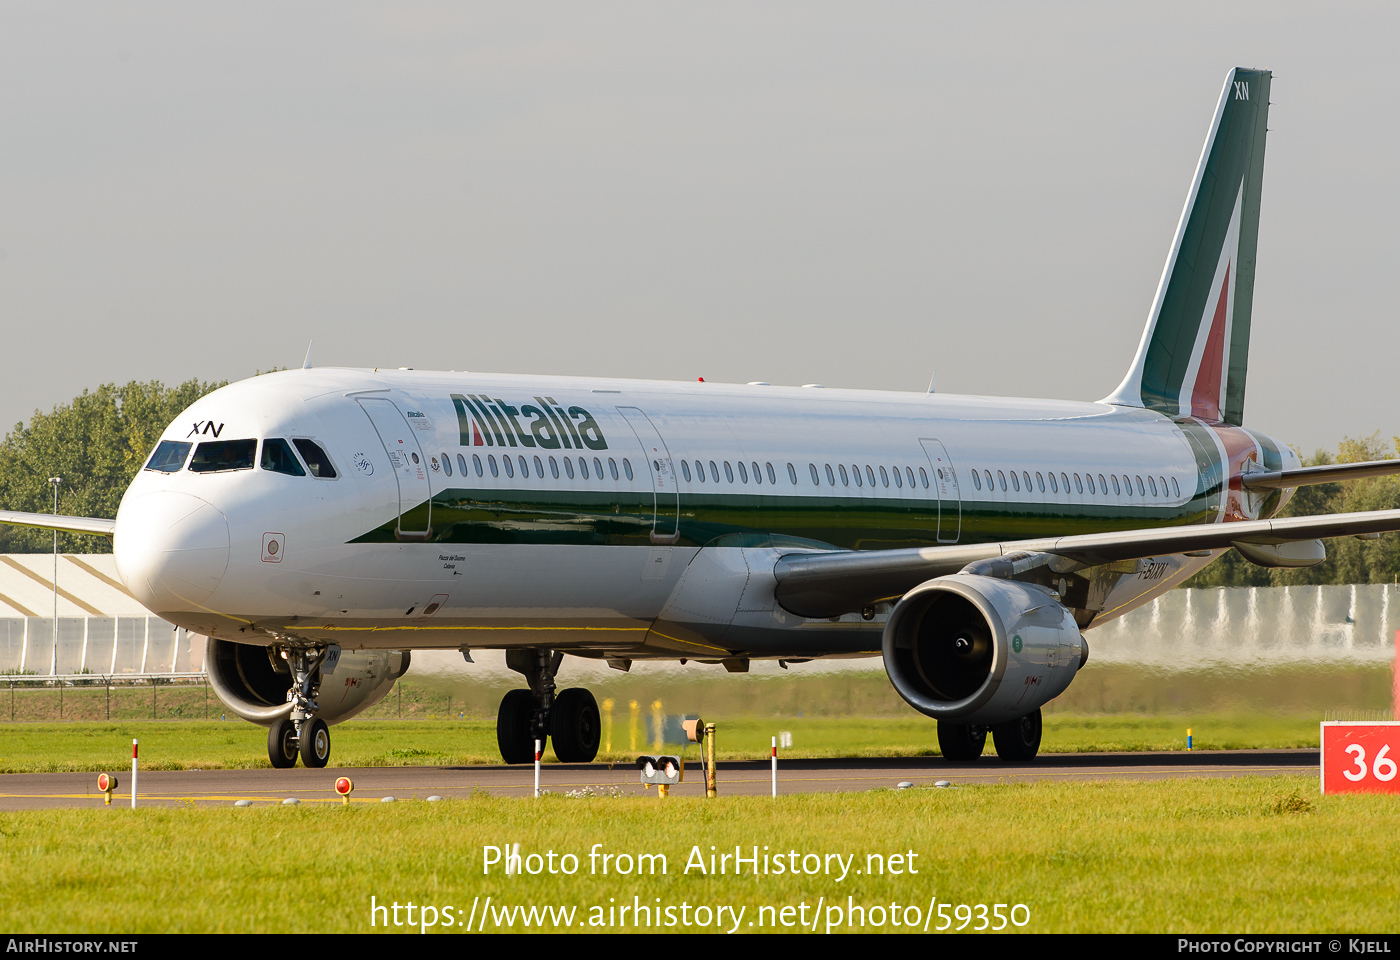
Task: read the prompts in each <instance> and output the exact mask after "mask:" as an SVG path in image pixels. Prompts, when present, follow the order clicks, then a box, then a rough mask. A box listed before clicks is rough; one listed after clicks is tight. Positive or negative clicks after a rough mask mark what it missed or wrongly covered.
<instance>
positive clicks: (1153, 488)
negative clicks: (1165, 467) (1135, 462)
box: [1147, 473, 1157, 497]
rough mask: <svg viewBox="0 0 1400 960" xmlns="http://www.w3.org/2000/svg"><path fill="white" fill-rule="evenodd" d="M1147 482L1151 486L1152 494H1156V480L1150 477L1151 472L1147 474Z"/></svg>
mask: <svg viewBox="0 0 1400 960" xmlns="http://www.w3.org/2000/svg"><path fill="white" fill-rule="evenodd" d="M1147 482H1148V484H1149V485H1150V486H1151V487H1152V495H1153V496H1154V497H1155V496H1157V481H1156V480H1154V479H1152V474H1150V473H1149V474H1148V475H1147Z"/></svg>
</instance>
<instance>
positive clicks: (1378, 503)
mask: <svg viewBox="0 0 1400 960" xmlns="http://www.w3.org/2000/svg"><path fill="white" fill-rule="evenodd" d="M223 385H224V382H218V383H213V382H204V381H200V380H187V381H185V382H184V383H182V384H180V385H178V386H174V387H167V386H165V385H164V384H162V383H159V382H157V381H154V380H152V381H149V382H146V383H141V382H138V381H134V380H133V381H132V382H130V383H127V384H125V385H122V386H118V385H117V384H115V383H104V384H102V385H101V386H100V387H98V388H97V389H96V390H93V391H90V392H89V391H86V390H85V391H83V394H82V396H80V397H75V398H74V399H73V401H72V402H71V403H67V404H61V405H59V406H56V407H54V409H53V410H52V411H51V412H50V413H43V412H40V411H36V412H35V413H34V416H33V417H32V418H31V419H30V421H29V423H28V424H24V423H18V424H15V428H14V430H12V431H11V432H10V433H9V434H8V435H7V436H6V437H5V439H4V441H3V443H0V509H6V510H22V511H26V512H29V513H50V512H52V510H53V486H52V485H51V484H50V483H49V478H50V477H62V478H63V481H62V483H61V484H60V485H59V493H58V512H59V513H62V514H70V515H73V516H82V517H108V518H112V517H115V516H116V515H117V507H118V506H119V505H120V503H121V498H122V494H123V493H124V492H125V491H126V488H127V485H128V484H130V483H131V480H132V478H133V477H135V476H136V472H137V471H138V470H140V469H141V467H142V466H143V465H144V464H145V462H146V459H147V457H149V456H150V454H151V450H152V449H153V448H154V447H155V444H156V441H157V440H158V439H159V438H160V434H161V431H163V430H164V429H165V427H166V425H167V424H169V423H170V422H171V421H172V420H174V419H175V417H176V416H177V415H178V414H179V413H180V411H182V410H184V409H185V408H186V407H188V406H189V405H190V404H192V403H194V401H195V400H197V399H199V398H200V397H202V396H204V395H205V394H206V393H209V392H210V391H211V390H216V389H218V388H219V387H221V386H223ZM1397 454H1400V438H1397V437H1392V438H1391V441H1390V443H1388V444H1387V443H1385V442H1383V441H1382V440H1381V438H1380V433H1379V432H1377V433H1374V434H1372V435H1371V436H1369V437H1363V438H1361V439H1353V438H1351V437H1345V438H1343V440H1342V442H1341V443H1340V444H1339V445H1338V447H1337V452H1336V453H1332V452H1331V451H1328V450H1318V451H1316V452H1315V453H1314V454H1313V455H1312V456H1311V457H1308V458H1306V460H1305V461H1304V462H1305V463H1306V465H1308V466H1315V465H1320V464H1327V463H1359V462H1361V461H1365V460H1390V459H1394V458H1395V457H1396V456H1397ZM1395 508H1400V478H1397V477H1373V478H1370V479H1366V480H1353V481H1350V482H1347V483H1324V484H1318V485H1316V486H1311V487H1302V488H1300V489H1298V490H1297V491H1295V492H1294V494H1293V498H1292V499H1291V500H1290V501H1289V502H1288V504H1287V505H1286V506H1285V507H1284V510H1283V513H1282V516H1286V517H1303V516H1313V515H1317V514H1323V513H1352V512H1355V511H1360V510H1390V509H1395ZM58 545H59V549H60V550H62V551H64V552H66V553H107V552H110V550H111V549H112V544H111V541H110V540H108V539H107V538H105V537H92V536H81V535H77V534H59V541H58ZM52 549H53V534H52V533H51V532H50V531H46V530H34V529H29V528H25V527H12V526H8V525H4V524H0V553H48V552H49V551H51V550H52ZM1394 582H1400V537H1397V536H1396V535H1395V534H1384V535H1382V536H1381V538H1380V539H1379V540H1356V539H1355V538H1352V537H1344V538H1341V539H1336V540H1329V541H1327V559H1326V561H1324V562H1323V563H1320V564H1318V565H1317V566H1315V567H1303V568H1300V569H1277V570H1270V569H1267V568H1265V567H1258V566H1255V565H1254V564H1252V563H1250V562H1249V561H1248V560H1246V559H1244V557H1242V556H1240V555H1239V553H1237V552H1236V551H1234V550H1230V551H1228V552H1227V553H1226V554H1225V555H1224V556H1223V557H1221V558H1220V559H1219V560H1217V561H1216V562H1215V563H1212V564H1211V565H1210V566H1208V567H1206V568H1205V569H1204V570H1202V571H1201V572H1200V573H1198V574H1196V575H1195V576H1194V577H1192V578H1191V579H1190V580H1187V581H1186V583H1185V584H1184V586H1189V587H1220V586H1227V587H1243V586H1282V585H1285V584H1304V583H1323V584H1336V583H1394Z"/></svg>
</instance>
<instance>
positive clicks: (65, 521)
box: [0, 510, 117, 537]
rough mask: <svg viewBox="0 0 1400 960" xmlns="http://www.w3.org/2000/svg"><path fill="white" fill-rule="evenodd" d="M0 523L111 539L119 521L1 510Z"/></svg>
mask: <svg viewBox="0 0 1400 960" xmlns="http://www.w3.org/2000/svg"><path fill="white" fill-rule="evenodd" d="M0 523H9V524H14V525H15V526H17V527H40V528H42V529H44V530H59V531H62V532H64V533H91V534H95V535H96V536H99V537H110V536H111V535H112V532H113V531H114V530H116V528H117V521H115V520H104V519H102V518H101V517H64V516H55V515H54V514H52V513H20V512H18V511H15V510H0Z"/></svg>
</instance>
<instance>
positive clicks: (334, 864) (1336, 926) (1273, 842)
mask: <svg viewBox="0 0 1400 960" xmlns="http://www.w3.org/2000/svg"><path fill="white" fill-rule="evenodd" d="M1316 789H1317V786H1316V780H1315V779H1313V778H1307V777H1268V778H1266V777H1242V778H1237V779H1229V780H1203V779H1181V780H1173V781H1167V782H1153V783H1148V782H1123V781H1117V782H1106V783H1090V784H1074V783H1035V784H1015V785H999V786H987V787H967V788H962V789H953V790H938V789H933V788H926V789H914V790H905V791H875V792H871V793H866V794H807V795H796V796H789V797H783V798H780V799H778V800H772V799H769V798H766V797H721V798H719V799H716V800H702V799H689V798H676V797H673V798H671V799H668V800H665V801H661V800H658V799H656V798H655V797H642V798H631V797H628V798H602V797H595V798H584V799H573V798H566V797H562V796H550V797H543V798H540V799H538V800H522V799H509V798H494V797H488V796H484V795H483V796H477V797H473V798H470V799H466V800H448V801H443V802H441V803H435V804H427V803H421V802H400V803H396V804H393V805H381V804H378V803H361V804H353V805H351V806H349V807H343V806H340V805H339V804H334V803H326V804H303V805H302V806H300V807H282V806H267V807H255V808H251V809H245V810H237V809H234V808H232V807H199V808H196V807H187V808H174V809H169V808H167V809H158V808H154V807H151V808H147V809H142V810H138V811H134V812H133V811H131V810H129V809H126V808H122V807H113V808H110V809H105V808H101V807H97V808H89V809H82V810H45V811H38V812H27V813H0V875H3V876H4V877H5V883H4V884H3V885H0V919H3V921H4V926H5V927H6V928H7V929H9V930H11V931H23V932H31V933H32V932H38V931H43V932H59V931H62V932H69V933H101V932H114V931H121V932H131V933H143V932H167V931H168V932H208V931H217V932H265V933H282V932H285V931H288V930H296V931H299V932H344V933H360V932H370V931H371V927H370V909H369V908H370V898H371V896H373V897H375V898H376V900H377V902H379V903H382V904H392V903H394V902H397V903H400V904H406V903H408V902H410V901H412V902H413V903H414V904H415V905H423V904H431V905H434V906H435V907H438V908H441V907H446V906H451V907H453V908H454V920H455V919H456V916H455V910H461V911H462V912H463V913H464V914H465V913H466V912H467V911H469V910H470V909H471V907H472V904H473V902H474V900H476V902H478V903H481V902H484V900H485V898H486V897H487V896H490V897H492V902H493V904H495V905H496V906H497V907H500V906H502V905H506V906H513V905H519V904H525V905H529V904H537V905H565V906H574V907H577V908H579V911H580V912H579V913H578V914H577V915H576V921H577V920H578V919H582V920H584V921H585V922H586V921H587V920H588V919H589V918H590V916H600V917H602V918H603V919H604V921H606V918H607V908H608V907H610V906H611V907H614V908H615V907H616V906H618V905H620V904H623V903H626V904H629V905H630V904H632V903H633V898H634V897H637V898H640V900H641V902H642V903H645V904H649V905H652V906H656V905H657V900H656V898H660V903H661V904H662V905H675V906H677V907H679V905H680V904H681V903H682V902H683V901H684V902H685V903H687V904H688V905H689V906H690V908H691V909H692V910H693V909H694V907H695V906H696V905H709V906H714V905H717V904H730V905H733V906H734V907H736V908H737V907H739V906H743V907H744V908H745V915H744V918H743V919H742V921H741V926H740V929H742V930H745V931H750V930H752V931H758V930H759V929H760V928H758V927H757V926H755V927H753V928H749V927H747V926H746V924H747V923H748V922H749V921H751V920H755V919H756V911H757V910H758V909H759V908H760V907H763V906H770V907H778V908H781V907H783V906H792V907H794V908H800V905H802V904H804V903H805V904H806V908H807V913H808V920H809V921H810V920H811V919H812V914H813V912H814V910H813V908H814V907H815V905H816V903H817V902H818V899H819V898H822V902H823V904H824V905H826V906H830V905H832V904H833V903H834V904H836V905H839V906H840V907H841V908H843V911H844V908H845V907H846V905H847V902H848V901H847V898H848V897H850V898H853V900H854V902H855V903H857V904H863V905H864V906H866V907H867V908H869V907H871V906H874V905H884V906H886V907H888V905H889V904H891V903H892V902H894V903H898V904H900V906H901V908H904V907H907V906H910V905H914V906H917V907H918V908H919V909H920V911H926V910H927V908H928V904H929V900H930V898H936V899H937V901H938V902H940V903H952V904H981V903H985V904H988V905H991V904H996V903H1003V904H1018V903H1020V904H1025V905H1026V906H1027V907H1028V908H1029V916H1030V922H1029V923H1028V924H1027V925H1025V926H1024V927H1023V928H1022V929H1024V930H1026V931H1030V932H1049V931H1056V932H1069V931H1111V932H1133V931H1172V932H1182V933H1187V932H1238V933H1262V932H1277V931H1293V932H1302V931H1315V932H1343V931H1346V932H1364V931H1388V930H1394V929H1396V927H1397V925H1400V904H1397V901H1396V898H1395V895H1394V893H1395V891H1394V863H1395V860H1396V857H1397V855H1400V806H1397V804H1396V803H1395V801H1394V798H1387V797H1380V796H1338V797H1319V796H1317V794H1316ZM507 842H518V843H520V845H521V853H522V854H527V855H528V854H530V853H541V854H543V853H545V852H546V851H549V850H553V851H555V852H556V853H557V854H563V853H573V854H575V855H577V856H578V857H580V858H581V866H580V869H579V872H578V873H577V874H576V875H574V876H564V875H552V876H551V875H549V874H542V875H539V876H528V875H526V876H517V877H506V876H504V875H503V874H502V873H501V872H500V871H499V868H498V869H496V870H495V871H494V872H492V873H491V874H490V875H486V876H483V873H482V851H483V847H484V846H486V845H499V844H502V843H507ZM593 844H602V845H603V846H602V847H601V848H600V850H601V851H605V852H609V853H614V854H616V853H631V854H637V853H644V852H645V853H661V854H665V856H666V857H667V861H668V871H667V873H666V874H665V875H664V876H660V875H658V876H654V877H653V876H642V877H638V876H635V875H633V876H618V875H616V874H610V875H607V876H603V875H593V874H590V873H589V867H588V856H587V855H588V852H589V850H590V849H592V846H593ZM736 844H737V845H740V846H741V847H743V848H744V849H745V850H746V851H747V850H750V849H752V847H753V846H754V845H757V846H758V847H759V848H760V853H762V852H763V851H762V848H763V847H764V846H765V845H766V846H767V847H768V848H769V852H770V853H778V852H783V853H786V852H788V851H797V852H798V853H799V854H806V853H815V854H821V855H826V854H841V855H843V856H844V855H855V857H856V860H855V861H854V863H853V867H864V866H865V865H866V864H867V863H868V862H869V861H867V859H866V858H867V856H868V855H870V854H879V855H882V856H885V855H890V854H896V853H898V854H908V853H911V852H912V853H915V854H917V855H918V856H917V858H916V859H915V860H913V861H912V862H913V864H914V865H915V867H916V868H917V870H918V873H917V874H914V873H904V874H901V875H898V876H894V875H890V874H885V875H883V876H881V875H876V876H870V875H865V874H862V875H859V876H856V875H854V874H852V875H849V876H847V877H846V879H844V880H839V879H837V877H835V876H823V875H816V876H797V877H794V876H791V875H782V876H777V875H768V876H759V877H752V876H749V875H744V876H742V877H735V876H733V875H732V874H730V875H723V876H719V875H705V874H701V873H698V872H697V871H695V870H691V871H690V872H689V873H688V874H687V873H685V872H684V867H685V865H686V861H687V858H688V855H689V854H690V851H691V850H692V847H698V848H699V851H700V852H701V853H702V854H704V855H706V857H708V854H709V852H710V847H711V846H712V845H713V846H714V847H715V848H716V850H717V852H722V851H731V850H732V849H733V847H734V846H735V845H736ZM477 898H479V899H477ZM595 906H596V907H601V908H602V910H601V913H592V914H591V913H590V912H589V908H590V907H595ZM950 912H951V911H950ZM794 913H795V914H796V911H794ZM444 916H445V914H443V913H442V911H441V910H439V919H441V918H443V917H444ZM770 916H771V915H770ZM1019 916H1023V915H1019ZM403 917H404V915H403V914H401V919H403ZM614 917H616V915H614ZM834 918H835V915H834V914H827V913H826V912H825V907H824V908H823V912H822V913H821V914H818V915H817V919H818V928H819V929H822V928H824V923H825V921H826V920H828V919H834ZM871 919H873V917H871ZM516 922H517V926H519V924H520V921H519V920H518V919H517V921H516ZM940 922H941V921H939V920H938V919H937V918H935V919H934V921H933V924H932V927H936V926H937V925H938V924H939V923H940ZM729 925H730V924H728V923H726V926H729ZM377 929H382V927H379V928H377ZM398 929H399V930H404V929H405V928H402V927H400V928H398ZM459 929H460V928H458V927H456V926H454V928H452V931H451V932H457V931H458V930H459ZM487 929H488V930H491V929H494V925H493V924H488V927H487ZM575 929H577V930H580V931H582V930H587V929H592V928H590V927H588V926H582V927H576V928H575ZM604 929H608V928H606V927H605V928H604ZM612 929H616V928H615V927H614V928H612ZM865 929H866V930H867V931H869V930H870V929H871V928H870V927H868V926H867V927H866V928H865ZM885 929H887V930H888V929H893V928H890V927H888V926H887V927H885ZM901 929H902V928H901ZM438 932H444V931H443V928H438ZM665 932H670V931H665Z"/></svg>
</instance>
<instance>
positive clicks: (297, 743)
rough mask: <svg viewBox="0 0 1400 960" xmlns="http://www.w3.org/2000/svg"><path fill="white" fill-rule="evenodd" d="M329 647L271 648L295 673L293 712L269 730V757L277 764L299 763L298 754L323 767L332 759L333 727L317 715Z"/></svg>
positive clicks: (307, 762)
mask: <svg viewBox="0 0 1400 960" xmlns="http://www.w3.org/2000/svg"><path fill="white" fill-rule="evenodd" d="M337 649H339V648H337ZM330 650H331V648H330V647H329V646H327V645H325V644H314V645H301V644H297V645H295V646H294V645H292V644H286V645H282V646H279V647H276V648H274V650H273V651H272V655H273V656H275V657H278V658H280V659H282V660H284V661H286V663H287V667H288V669H289V670H290V671H291V674H292V688H291V689H290V690H288V691H287V700H288V701H289V702H290V703H291V704H292V712H291V713H290V714H289V715H288V716H287V717H284V718H283V719H281V720H279V721H277V722H276V723H274V724H273V725H272V728H271V729H270V730H269V731H268V732H267V757H268V759H269V760H271V761H272V765H273V766H274V767H277V768H279V769H285V768H286V767H293V766H296V762H297V755H298V754H300V755H301V762H302V763H304V764H305V765H306V766H308V767H324V766H325V765H326V763H327V761H329V760H330V757H331V734H330V728H329V727H327V725H326V721H324V720H321V719H319V718H317V717H316V711H317V710H319V709H320V705H319V704H317V702H316V697H317V696H318V695H319V694H320V692H321V664H322V662H323V661H324V660H325V659H326V655H327V654H328V653H329V652H330Z"/></svg>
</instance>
